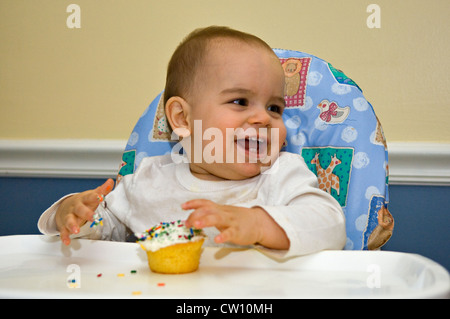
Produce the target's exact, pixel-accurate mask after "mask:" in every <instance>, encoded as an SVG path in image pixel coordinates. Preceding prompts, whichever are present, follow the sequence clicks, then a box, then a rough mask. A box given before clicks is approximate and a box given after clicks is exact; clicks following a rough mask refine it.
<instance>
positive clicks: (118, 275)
mask: <svg viewBox="0 0 450 319" xmlns="http://www.w3.org/2000/svg"><path fill="white" fill-rule="evenodd" d="M117 277H125V274H117Z"/></svg>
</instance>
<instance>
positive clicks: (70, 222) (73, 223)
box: [59, 214, 80, 245]
mask: <svg viewBox="0 0 450 319" xmlns="http://www.w3.org/2000/svg"><path fill="white" fill-rule="evenodd" d="M79 232H80V227H79V226H78V222H77V219H76V218H75V216H74V215H72V214H70V215H67V216H66V220H65V223H64V226H63V227H61V229H60V230H59V234H60V237H61V241H62V242H63V243H64V244H65V245H69V244H70V235H71V234H78V233H79Z"/></svg>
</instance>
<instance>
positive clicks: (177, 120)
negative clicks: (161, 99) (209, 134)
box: [165, 96, 191, 137]
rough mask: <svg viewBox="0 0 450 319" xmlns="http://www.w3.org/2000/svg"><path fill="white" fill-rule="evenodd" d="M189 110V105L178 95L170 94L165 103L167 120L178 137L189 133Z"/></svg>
mask: <svg viewBox="0 0 450 319" xmlns="http://www.w3.org/2000/svg"><path fill="white" fill-rule="evenodd" d="M190 110H191V106H190V105H189V104H188V103H187V102H186V100H184V99H183V98H181V97H179V96H172V97H171V98H170V99H169V100H168V101H167V103H166V106H165V112H166V118H167V121H168V122H169V124H170V127H171V128H172V130H173V131H174V132H175V134H177V135H178V136H180V137H187V136H189V135H190V134H191V127H190V124H189V123H190V122H189V120H190V118H189V116H190Z"/></svg>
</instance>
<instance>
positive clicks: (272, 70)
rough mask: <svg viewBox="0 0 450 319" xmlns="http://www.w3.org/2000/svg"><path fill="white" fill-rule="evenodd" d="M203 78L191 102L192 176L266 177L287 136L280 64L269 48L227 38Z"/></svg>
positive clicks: (207, 60)
mask: <svg viewBox="0 0 450 319" xmlns="http://www.w3.org/2000/svg"><path fill="white" fill-rule="evenodd" d="M197 75H198V76H197V78H196V85H195V88H194V92H192V94H191V98H190V99H189V101H188V103H189V104H190V105H191V114H190V115H191V116H190V119H189V122H190V124H191V128H193V129H192V130H191V138H192V139H191V141H192V142H193V143H192V144H191V152H193V156H192V154H191V164H190V167H191V171H192V173H193V174H194V175H195V176H197V177H199V178H202V179H213V180H214V179H234V180H239V179H246V178H250V177H253V176H256V175H258V174H260V173H261V169H263V168H264V167H268V166H270V165H271V164H272V162H273V160H274V159H275V158H276V157H277V156H278V153H279V151H280V148H281V146H282V144H283V142H284V140H285V138H286V128H285V126H284V123H283V119H282V116H281V115H282V113H283V109H284V103H285V102H284V86H285V82H284V72H283V69H282V67H281V64H280V62H279V60H278V59H277V57H276V56H275V55H274V54H272V53H271V52H269V51H268V50H267V49H264V48H261V47H259V46H256V45H249V44H245V43H242V42H237V41H235V40H228V39H227V40H224V43H221V44H219V45H215V44H213V45H212V47H211V48H210V50H209V51H208V54H207V56H206V57H205V62H204V64H203V65H202V67H201V70H199V73H198V74H197ZM199 124H201V125H199ZM199 143H200V144H201V146H199ZM200 152H201V153H202V154H200ZM200 157H201V160H200Z"/></svg>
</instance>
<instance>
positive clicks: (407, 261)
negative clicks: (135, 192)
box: [0, 235, 450, 298]
mask: <svg viewBox="0 0 450 319" xmlns="http://www.w3.org/2000/svg"><path fill="white" fill-rule="evenodd" d="M449 293H450V279H449V274H448V272H447V271H446V270H445V269H444V268H443V267H442V266H440V265H439V264H437V263H435V262H433V261H431V260H429V259H427V258H425V257H422V256H419V255H414V254H406V253H397V252H387V251H323V252H320V253H316V254H312V255H308V256H303V257H297V258H292V259H289V260H287V261H284V262H283V261H277V260H275V259H272V258H270V257H268V256H267V255H265V254H263V253H262V252H260V251H258V250H256V249H232V248H213V247H206V248H205V249H204V251H203V254H202V258H201V261H200V267H199V269H198V270H197V271H196V272H193V273H189V274H182V275H162V274H156V273H153V272H151V271H150V270H149V268H148V266H147V256H146V254H145V252H144V251H143V250H142V249H141V248H140V246H139V245H138V244H135V243H117V242H105V241H91V240H83V239H77V240H73V241H72V243H71V245H70V246H69V247H66V246H64V245H63V244H61V242H60V240H59V238H55V237H47V236H40V235H18V236H5V237H0V297H2V298H92V297H93V298H436V297H438V298H439V297H443V298H448V297H449Z"/></svg>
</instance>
